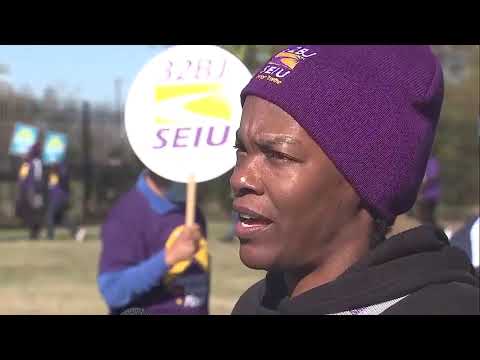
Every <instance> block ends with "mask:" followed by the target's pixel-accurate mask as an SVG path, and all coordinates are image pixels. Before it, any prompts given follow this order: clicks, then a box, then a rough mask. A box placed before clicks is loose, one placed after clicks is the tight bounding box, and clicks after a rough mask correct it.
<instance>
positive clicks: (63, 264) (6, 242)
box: [0, 217, 417, 314]
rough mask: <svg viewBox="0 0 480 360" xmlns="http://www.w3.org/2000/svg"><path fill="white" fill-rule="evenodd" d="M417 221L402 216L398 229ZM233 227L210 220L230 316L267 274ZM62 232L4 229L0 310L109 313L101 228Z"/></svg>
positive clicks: (217, 281)
mask: <svg viewBox="0 0 480 360" xmlns="http://www.w3.org/2000/svg"><path fill="white" fill-rule="evenodd" d="M415 225H417V223H416V222H415V221H414V220H413V219H411V218H408V217H400V218H399V219H398V220H397V222H396V223H395V226H394V228H393V231H392V233H397V232H399V231H402V230H404V229H407V228H410V227H413V226H415ZM227 226H228V224H227V223H222V222H210V224H209V234H210V236H209V248H210V253H211V256H212V275H211V280H212V284H211V297H210V310H211V313H212V314H229V313H230V311H231V309H232V307H233V305H234V304H235V302H236V300H237V299H238V297H239V296H240V295H241V294H242V293H243V291H245V290H246V289H247V288H248V287H249V286H250V285H251V284H253V283H254V282H256V281H257V280H258V279H260V278H262V277H263V276H264V272H263V271H254V270H250V269H248V268H246V267H245V266H244V265H243V264H242V263H241V262H240V259H239V257H238V242H237V241H234V242H231V243H223V242H220V241H219V240H218V239H219V238H220V237H221V236H222V235H223V234H224V233H225V232H226V230H227ZM58 235H59V236H58V238H59V239H58V240H55V241H47V240H40V241H27V240H22V238H25V237H26V232H25V231H23V232H22V231H20V230H8V231H7V230H4V231H0V299H1V300H0V314H106V312H107V309H106V307H105V305H104V303H103V301H102V298H101V297H100V294H99V292H98V290H97V287H96V271H97V262H98V256H99V251H100V241H99V240H98V228H97V227H93V228H89V235H88V237H87V239H86V241H85V242H84V243H77V242H74V241H72V240H69V239H68V236H67V233H66V232H64V231H62V230H60V231H59V233H58Z"/></svg>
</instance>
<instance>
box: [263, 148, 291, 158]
mask: <svg viewBox="0 0 480 360" xmlns="http://www.w3.org/2000/svg"><path fill="white" fill-rule="evenodd" d="M265 156H266V157H267V158H268V159H274V160H290V158H289V157H288V156H286V155H284V154H282V153H279V152H277V151H272V150H269V151H266V152H265Z"/></svg>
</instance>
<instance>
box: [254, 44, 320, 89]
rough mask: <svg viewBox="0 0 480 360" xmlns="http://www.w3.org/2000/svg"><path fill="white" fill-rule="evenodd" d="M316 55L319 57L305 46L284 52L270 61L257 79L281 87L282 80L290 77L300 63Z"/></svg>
mask: <svg viewBox="0 0 480 360" xmlns="http://www.w3.org/2000/svg"><path fill="white" fill-rule="evenodd" d="M315 55H317V53H316V52H312V51H311V50H310V49H308V48H306V47H303V46H298V47H296V48H294V49H286V50H283V51H281V52H279V53H278V54H276V55H275V56H274V57H272V58H271V59H270V61H269V62H268V64H267V65H266V66H265V67H264V68H263V70H261V71H260V72H259V73H258V74H257V77H256V78H257V79H258V80H267V81H270V82H273V83H274V84H277V85H280V84H281V83H282V80H281V79H282V78H284V77H286V76H288V75H289V74H290V73H291V72H292V71H293V70H294V69H295V67H296V66H297V65H298V64H299V63H300V62H302V61H304V60H305V59H307V58H309V57H312V56H315Z"/></svg>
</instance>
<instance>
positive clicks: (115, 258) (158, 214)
mask: <svg viewBox="0 0 480 360" xmlns="http://www.w3.org/2000/svg"><path fill="white" fill-rule="evenodd" d="M184 214H185V204H184V203H183V204H179V203H173V202H170V201H169V200H168V199H165V198H161V197H159V196H158V195H156V194H155V193H153V191H152V190H151V189H149V188H148V186H147V185H146V182H145V180H144V177H143V174H142V175H141V176H140V178H139V181H138V182H137V184H136V186H135V187H134V188H132V189H131V190H130V191H129V192H128V193H126V194H125V195H124V196H123V197H122V198H120V200H119V201H118V202H117V203H116V205H115V206H114V207H113V208H112V210H111V211H110V214H109V216H108V218H107V220H106V222H105V224H104V226H103V228H102V242H103V244H102V245H103V248H102V252H101V255H100V264H99V273H100V274H103V273H109V272H116V271H121V270H124V269H126V268H129V267H132V266H136V265H137V264H139V263H141V262H143V261H145V260H147V259H149V258H151V257H152V256H154V255H156V254H158V253H159V252H160V251H161V250H163V249H164V248H165V245H166V242H167V240H168V239H169V237H170V235H171V233H172V232H173V231H174V230H175V229H177V228H178V227H179V226H182V225H183V224H184V223H185V215H184ZM195 221H196V222H197V223H198V224H199V225H200V226H201V228H202V230H203V234H204V237H205V238H206V229H205V221H204V218H203V215H202V214H201V213H200V211H199V210H198V209H197V213H196V220H195ZM204 251H206V245H205V249H204ZM174 269H175V267H174V268H172V269H170V271H169V273H168V274H166V276H164V277H163V278H162V279H160V280H159V281H158V285H157V286H155V287H154V288H153V289H151V290H150V291H149V292H148V293H145V294H143V295H142V296H140V297H139V298H137V299H135V300H134V301H133V302H132V303H130V304H128V307H141V308H143V309H145V311H146V312H147V313H149V314H199V315H203V314H208V298H209V269H208V262H207V264H205V262H200V261H197V260H196V259H194V260H192V262H191V263H190V265H189V266H188V267H186V268H185V270H184V271H183V272H181V273H179V272H178V271H177V272H176V273H172V270H174ZM192 299H193V300H192Z"/></svg>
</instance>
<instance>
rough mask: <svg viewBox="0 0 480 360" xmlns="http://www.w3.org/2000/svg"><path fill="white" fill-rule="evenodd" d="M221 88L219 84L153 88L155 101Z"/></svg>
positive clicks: (159, 86)
mask: <svg viewBox="0 0 480 360" xmlns="http://www.w3.org/2000/svg"><path fill="white" fill-rule="evenodd" d="M221 87H222V85H221V84H219V83H203V84H185V85H183V84H182V85H158V86H157V87H156V88H155V100H156V101H164V100H168V99H171V98H174V97H179V96H183V95H194V94H199V93H208V92H212V91H217V90H220V89H221Z"/></svg>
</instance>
